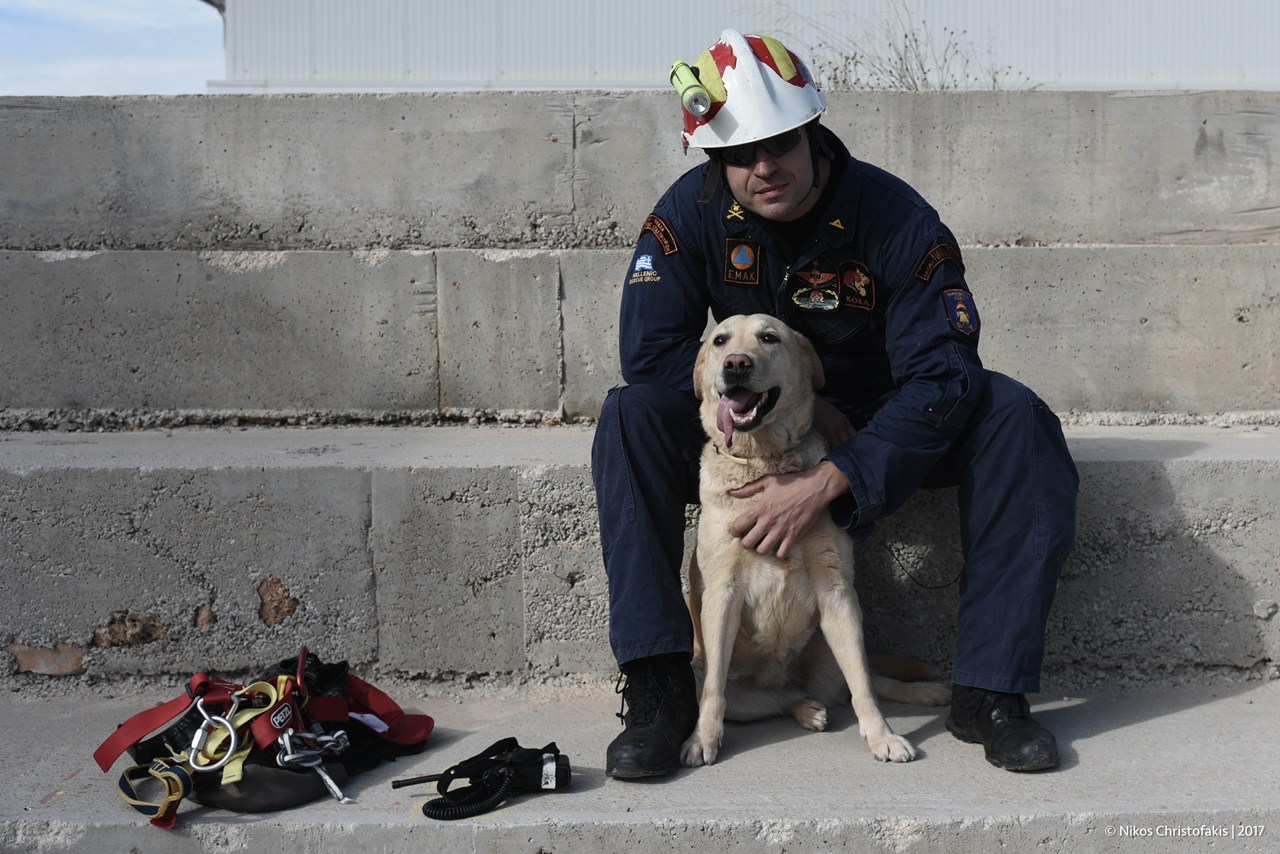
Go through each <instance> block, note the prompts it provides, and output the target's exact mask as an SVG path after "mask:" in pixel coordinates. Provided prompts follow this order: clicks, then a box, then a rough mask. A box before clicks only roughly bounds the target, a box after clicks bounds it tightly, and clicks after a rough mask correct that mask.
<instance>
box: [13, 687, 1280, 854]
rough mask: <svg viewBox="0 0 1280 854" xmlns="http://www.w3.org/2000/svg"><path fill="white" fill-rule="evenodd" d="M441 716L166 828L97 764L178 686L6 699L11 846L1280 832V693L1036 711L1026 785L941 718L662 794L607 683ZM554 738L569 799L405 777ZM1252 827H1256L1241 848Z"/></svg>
mask: <svg viewBox="0 0 1280 854" xmlns="http://www.w3.org/2000/svg"><path fill="white" fill-rule="evenodd" d="M392 693H393V695H394V696H395V697H396V698H397V699H398V700H399V701H400V702H401V703H402V704H404V705H406V706H409V707H417V708H418V709H420V710H422V711H425V712H427V713H428V714H431V715H432V716H433V717H434V718H435V720H436V724H437V729H436V731H435V733H434V734H433V735H432V736H431V738H430V740H429V741H428V749H427V750H426V752H424V753H423V754H420V755H419V756H416V757H410V758H408V759H403V760H400V761H398V762H396V763H395V764H393V765H387V766H383V767H381V768H377V769H375V770H373V771H370V772H368V773H366V774H365V775H363V776H360V777H356V778H354V779H353V780H351V781H349V782H348V783H347V784H346V786H345V790H346V792H347V793H348V794H349V795H353V796H354V797H355V798H356V801H357V803H356V804H353V805H347V806H341V805H338V804H335V803H334V802H333V801H330V800H325V801H321V802H316V803H313V804H309V805H307V806H303V807H300V808H297V809H294V810H289V811H287V812H281V813H268V814H262V815H256V816H246V815H236V814H232V813H227V812H223V811H219V810H212V809H206V808H203V807H199V806H198V805H194V804H192V805H188V806H184V807H183V809H182V811H181V812H180V814H179V815H180V817H179V823H178V826H177V828H176V829H174V830H171V831H162V830H158V829H156V828H153V827H150V826H149V825H147V823H146V821H145V819H144V818H143V817H142V816H140V815H139V814H137V813H135V812H134V811H133V810H131V809H129V808H128V807H127V806H125V805H124V804H123V803H122V802H121V800H120V798H119V797H118V796H117V794H116V791H115V781H116V778H117V776H118V775H119V774H120V773H121V772H122V771H123V769H124V768H125V767H126V764H127V763H126V760H121V761H119V762H117V763H116V765H115V767H113V768H112V771H111V773H110V774H102V773H101V772H100V771H99V770H98V768H97V766H96V765H93V763H92V761H91V760H90V758H89V757H90V754H91V752H92V751H93V749H94V748H95V747H96V746H97V745H98V743H99V742H100V741H101V740H102V739H104V738H105V737H106V736H107V735H108V734H109V733H110V732H111V731H112V729H113V728H114V727H115V725H116V724H117V723H118V722H119V721H121V720H123V719H124V718H125V717H127V716H128V715H131V714H133V713H135V712H137V711H140V710H141V709H142V708H145V707H146V706H147V705H149V704H150V703H152V702H155V701H157V700H160V699H167V698H168V696H169V694H168V693H166V692H165V691H154V690H153V691H150V692H148V693H145V694H142V695H140V696H133V695H128V696H126V695H124V694H121V695H120V696H118V697H116V698H113V699H106V698H104V697H103V696H101V695H95V696H82V695H77V696H73V697H68V698H65V699H63V700H60V701H56V702H49V701H29V700H25V699H23V698H22V697H21V696H19V695H15V694H12V693H6V694H5V695H4V696H3V697H0V718H2V719H3V720H4V721H5V722H6V723H5V726H6V741H7V743H8V744H10V745H25V744H40V745H41V755H40V761H39V762H35V761H32V757H31V754H30V753H29V752H28V751H25V750H18V749H10V750H6V751H3V752H2V753H0V851H6V852H15V854H16V852H22V854H28V852H33V851H38V852H41V853H42V854H64V853H65V854H71V852H76V853H77V854H79V852H84V854H96V852H101V851H113V852H114V851H135V852H139V854H150V852H176V854H192V853H193V852H200V854H205V852H209V854H212V852H226V851H236V852H240V851H291V850H297V851H307V852H312V854H347V852H350V851H356V850H360V851H379V852H386V854H400V852H422V851H431V852H440V854H454V853H455V852H456V854H464V852H465V854H470V852H475V851H504V852H518V853H519V854H535V852H552V851H554V852H556V854H576V852H583V854H598V852H605V851H610V852H611V851H635V852H642V854H648V852H655V854H656V852H669V851H675V852H690V854H695V852H705V851H714V852H770V854H782V852H791V851H806V852H808V851H832V852H841V851H851V852H852V851H859V852H861V851H885V852H919V854H927V853H928V852H946V854H954V853H955V852H960V853H961V854H967V853H968V852H975V854H977V852H983V854H985V852H990V851H994V850H1009V851H1031V850H1049V851H1071V852H1104V851H1105V852H1140V854H1154V852H1166V851H1210V850H1211V851H1226V852H1254V851H1256V852H1263V851H1274V850H1275V849H1276V834H1277V833H1280V807H1278V806H1277V803H1276V798H1275V793H1276V791H1278V790H1280V715H1277V714H1276V709H1277V708H1280V683H1277V682H1273V683H1270V684H1267V685H1262V686H1257V685H1254V686H1247V687H1245V686H1242V687H1240V688H1238V689H1229V690H1217V691H1213V692H1208V691H1205V690H1203V689H1201V690H1187V691H1180V692H1176V693H1167V692H1144V693H1138V694H1133V695H1127V696H1116V695H1108V694H1086V695H1084V696H1080V695H1072V696H1069V697H1061V696H1053V697H1042V698H1038V702H1037V703H1036V705H1035V713H1036V714H1037V716H1038V717H1039V718H1040V719H1041V720H1043V721H1044V722H1045V724H1046V725H1048V726H1049V727H1050V728H1051V729H1052V730H1054V731H1055V733H1056V734H1057V736H1058V739H1059V744H1060V748H1061V753H1062V758H1063V762H1062V765H1061V767H1060V768H1059V769H1058V770H1055V771H1052V772H1048V773H1042V774H1033V775H1017V774H1010V773H1007V772H1004V771H1000V770H997V769H995V768H992V767H991V766H989V765H987V764H986V762H985V761H984V760H983V758H982V755H981V749H980V748H978V747H976V746H974V745H968V744H963V743H961V742H959V741H957V740H956V739H955V738H953V737H952V736H951V735H950V734H949V733H947V732H946V730H945V729H944V728H943V720H944V719H945V715H946V710H945V709H920V708H912V707H909V706H902V705H898V704H885V711H886V715H887V717H888V719H889V721H890V723H891V725H892V726H893V727H894V728H895V730H897V731H898V732H900V733H903V734H905V735H906V736H908V737H909V738H910V739H912V740H913V742H914V743H915V744H916V745H917V746H918V747H919V748H920V749H921V750H922V752H923V756H922V758H921V759H919V760H917V761H916V762H912V763H908V764H904V765H882V764H878V763H876V762H875V761H874V760H873V759H872V758H871V756H870V755H869V753H868V752H867V749H866V747H865V746H864V745H863V744H862V743H861V742H860V740H859V739H858V736H857V725H856V721H854V719H853V715H852V712H851V711H850V710H849V709H848V708H847V707H846V708H843V709H838V710H834V711H833V713H832V725H831V728H830V729H829V730H828V731H827V732H825V733H817V734H815V733H809V732H805V731H803V730H801V729H800V728H798V727H797V726H796V725H795V723H794V722H792V721H790V720H784V719H774V720H771V721H762V722H756V723H751V724H731V725H730V726H729V728H728V731H727V733H726V742H725V749H724V751H723V753H722V754H721V757H720V760H719V761H718V762H717V763H716V764H715V765H712V766H709V767H705V768H699V769H688V770H682V771H679V772H677V774H675V775H674V776H673V777H671V778H667V779H665V780H662V781H659V782H653V783H648V784H645V783H626V782H619V781H616V780H611V779H608V778H606V777H605V776H604V772H603V764H604V753H605V746H606V745H607V744H608V742H609V740H610V739H611V738H612V737H613V736H614V735H615V734H616V733H617V732H618V726H619V725H618V721H617V720H616V719H615V718H614V716H613V713H614V712H615V711H617V705H616V703H617V699H616V697H615V696H614V695H613V691H612V686H611V685H610V684H608V683H597V684H595V685H592V686H584V687H581V688H577V689H573V690H560V691H556V692H547V693H533V694H519V695H509V696H498V697H488V696H476V695H468V696H465V697H460V698H451V697H443V696H437V697H431V696H421V695H417V694H412V693H405V692H404V691H401V690H395V689H392ZM507 736H515V737H516V738H517V739H518V740H519V742H520V744H521V745H524V746H529V747H540V746H542V745H544V744H547V743H548V742H551V741H554V742H555V743H556V744H557V745H558V747H559V748H560V750H561V751H562V752H563V753H564V754H565V755H566V756H568V757H569V761H570V763H571V766H572V772H573V778H572V787H571V788H570V789H569V790H568V791H563V792H555V793H541V794H536V795H524V796H518V797H516V798H514V799H512V800H511V801H509V802H508V803H507V805H506V806H504V807H502V808H501V809H499V810H497V811H494V812H491V813H488V814H486V815H484V816H481V817H478V818H474V819H464V820H461V821H456V822H438V821H433V820H430V819H427V818H425V817H424V816H423V815H422V814H421V811H420V808H421V805H422V803H423V802H424V801H425V800H427V799H428V797H434V796H435V790H434V787H430V786H426V785H423V786H417V787H409V788H402V789H392V788H391V786H390V782H391V781H392V780H394V779H402V778H406V777H410V776H418V775H423V774H431V773H438V772H440V771H443V770H444V769H445V768H447V767H449V766H450V765H453V764H454V763H456V762H459V761H461V760H463V759H466V758H468V757H470V756H473V755H475V754H477V753H479V752H480V751H481V750H484V749H485V748H487V747H488V746H489V745H490V744H492V743H493V742H495V741H497V740H498V739H499V738H504V737H507ZM1246 834H1248V835H1246Z"/></svg>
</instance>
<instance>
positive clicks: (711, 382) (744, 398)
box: [693, 314, 824, 456]
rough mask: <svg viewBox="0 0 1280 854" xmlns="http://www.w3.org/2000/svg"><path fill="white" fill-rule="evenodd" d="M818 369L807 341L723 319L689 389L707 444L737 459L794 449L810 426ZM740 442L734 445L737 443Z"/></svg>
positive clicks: (743, 318) (769, 321) (757, 321)
mask: <svg viewBox="0 0 1280 854" xmlns="http://www.w3.org/2000/svg"><path fill="white" fill-rule="evenodd" d="M823 382H824V376H823V373H822V362H821V361H819V359H818V354H817V352H815V351H814V349H813V345H812V344H810V343H809V340H808V339H807V338H805V337H804V336H803V335H801V334H800V333H798V332H796V331H795V330H793V329H792V328H791V327H789V326H787V325H786V324H785V323H783V322H782V321H781V320H778V319H777V318H774V317H771V316H769V315H767V314H752V315H742V314H737V315H734V316H733V317H727V318H725V319H724V320H723V321H721V322H720V324H719V325H717V326H716V328H715V329H713V330H712V331H711V334H710V335H709V336H708V337H707V340H706V341H704V342H703V343H702V347H701V348H700V349H699V350H698V359H697V362H696V363H695V364H694V367H693V389H694V393H695V394H697V396H698V399H699V400H701V401H702V405H701V415H702V427H703V429H704V430H706V432H707V435H708V436H709V437H710V438H711V441H712V442H714V443H716V444H717V445H720V446H722V447H724V448H733V449H734V453H735V454H738V455H741V456H759V455H762V454H765V453H771V452H772V453H777V452H780V451H783V450H786V449H787V448H790V447H792V446H793V445H795V443H796V442H797V441H798V440H799V439H800V437H802V436H804V435H805V434H806V433H808V432H809V428H810V426H811V424H812V422H813V392H814V389H818V388H821V387H822V384H823ZM735 437H737V438H738V439H739V440H740V441H739V443H738V445H737V446H735V445H734V439H735Z"/></svg>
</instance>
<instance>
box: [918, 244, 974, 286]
mask: <svg viewBox="0 0 1280 854" xmlns="http://www.w3.org/2000/svg"><path fill="white" fill-rule="evenodd" d="M948 261H950V262H951V263H952V264H955V265H956V269H957V270H959V271H960V275H962V276H963V275H964V262H963V261H961V260H960V250H959V249H958V248H956V247H955V246H953V245H952V244H950V243H939V244H938V245H937V246H935V247H933V248H932V249H930V250H929V251H928V252H927V253H925V256H924V260H922V261H921V262H920V266H918V267H916V278H917V279H919V280H920V281H922V282H927V281H929V280H930V279H932V278H933V274H934V272H936V271H937V269H938V267H940V266H941V265H943V264H945V263H946V262H948Z"/></svg>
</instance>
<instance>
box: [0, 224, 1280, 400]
mask: <svg viewBox="0 0 1280 854" xmlns="http://www.w3.org/2000/svg"><path fill="white" fill-rule="evenodd" d="M629 257H630V254H629V252H628V251H626V250H572V251H563V252H561V251H551V250H546V251H542V250H539V251H532V250H483V251H481V250H440V251H437V252H418V251H412V250H411V251H389V250H379V251H373V252H364V251H359V252H347V251H333V252H312V251H303V252H270V251H255V252H199V253H195V252H169V251H163V252H160V251H157V252H115V251H112V252H102V253H97V254H90V253H74V252H72V253H62V252H52V253H51V252H3V253H0V278H3V279H4V280H5V281H6V282H8V284H9V287H7V288H5V289H4V290H3V292H0V316H3V317H5V318H7V319H8V323H7V324H6V327H5V332H6V334H5V335H3V336H0V361H3V362H4V363H5V364H6V365H8V366H9V368H8V370H7V371H5V372H4V375H3V376H0V414H3V415H5V416H6V418H8V419H9V420H20V419H21V415H19V414H18V413H20V412H21V411H24V410H30V411H34V412H35V413H37V415H38V417H41V418H43V417H46V415H47V412H48V411H67V410H71V411H74V410H98V411H105V412H108V413H109V412H112V411H116V412H124V413H130V412H136V411H143V410H195V411H210V410H211V411H216V412H224V413H227V412H229V413H248V412H254V411H259V412H260V411H267V412H275V413H278V414H279V413H283V414H296V413H300V412H301V413H307V412H317V411H319V412H327V413H331V414H332V413H337V414H339V415H344V414H356V415H361V416H363V417H376V416H377V415H380V414H385V413H399V412H406V411H408V412H425V413H436V414H439V413H449V414H453V415H454V416H457V415H463V416H467V415H472V414H478V415H480V416H482V417H494V416H495V415H497V414H503V413H505V414H506V416H507V417H508V418H511V417H514V416H515V415H516V414H524V415H526V417H528V418H532V419H533V420H540V419H545V418H553V419H555V418H561V417H569V418H594V417H595V416H596V415H597V414H598V413H599V411H600V403H601V401H602V400H603V398H604V395H605V392H606V391H608V389H609V388H611V387H612V386H614V385H616V384H618V383H619V382H620V376H619V368H618V356H617V317H618V304H619V300H620V299H621V281H622V279H623V271H624V270H625V269H626V265H627V262H628V259H629ZM965 261H966V264H967V266H968V271H969V277H968V278H969V281H970V283H971V287H972V288H973V290H974V293H975V295H976V298H977V301H978V306H979V310H980V311H981V314H982V317H983V319H984V328H983V333H982V352H983V356H984V360H985V362H986V364H987V365H988V366H989V367H992V368H994V369H996V370H1002V371H1004V372H1005V373H1009V374H1012V375H1014V376H1016V377H1017V378H1019V379H1021V380H1022V381H1024V382H1026V383H1027V384H1028V385H1030V386H1031V387H1032V388H1034V389H1036V391H1037V392H1038V393H1039V394H1040V395H1041V397H1043V398H1044V399H1045V400H1046V401H1047V402H1049V404H1050V405H1051V406H1053V407H1054V408H1055V409H1056V410H1057V411H1059V412H1063V413H1066V412H1068V411H1078V412H1086V413H1087V412H1107V411H1142V412H1148V413H1175V414H1182V413H1193V414H1200V415H1204V414H1211V413H1220V412H1233V411H1254V412H1271V413H1273V416H1272V417H1273V420H1274V419H1275V416H1274V413H1275V412H1277V411H1280V362H1278V361H1277V360H1278V359H1280V357H1278V356H1277V354H1278V353H1280V245H1277V246H1177V247H1160V248H1157V247H1147V246H1132V247H1116V246H1107V247H1034V248H1021V247H1009V248H981V247H967V248H966V249H965ZM55 423H56V420H55Z"/></svg>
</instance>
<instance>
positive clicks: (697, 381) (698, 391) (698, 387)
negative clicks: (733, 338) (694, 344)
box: [693, 338, 711, 400]
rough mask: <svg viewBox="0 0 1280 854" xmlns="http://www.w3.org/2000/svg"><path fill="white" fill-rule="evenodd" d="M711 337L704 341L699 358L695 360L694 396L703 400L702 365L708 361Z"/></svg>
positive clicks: (699, 351) (699, 349)
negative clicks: (708, 347)
mask: <svg viewBox="0 0 1280 854" xmlns="http://www.w3.org/2000/svg"><path fill="white" fill-rule="evenodd" d="M710 340H711V339H709V338H708V339H707V340H706V341H703V342H702V346H701V347H699V348H698V358H697V359H695V360H694V361H693V396H694V397H696V398H698V400H702V366H703V365H705V364H706V362H707V346H708V343H709V342H710Z"/></svg>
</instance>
